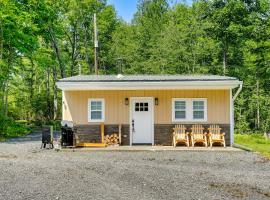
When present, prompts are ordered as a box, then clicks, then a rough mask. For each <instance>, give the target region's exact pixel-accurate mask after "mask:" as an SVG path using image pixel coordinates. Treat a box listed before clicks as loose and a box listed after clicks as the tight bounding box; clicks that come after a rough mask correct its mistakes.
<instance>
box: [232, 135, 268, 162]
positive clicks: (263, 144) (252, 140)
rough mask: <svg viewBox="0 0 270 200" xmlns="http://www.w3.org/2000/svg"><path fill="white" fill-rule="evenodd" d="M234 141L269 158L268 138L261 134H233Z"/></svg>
mask: <svg viewBox="0 0 270 200" xmlns="http://www.w3.org/2000/svg"><path fill="white" fill-rule="evenodd" d="M234 140H235V143H236V144H240V145H242V146H245V147H248V148H250V149H252V150H253V151H256V152H259V153H261V154H262V155H264V156H266V157H268V158H269V159H270V140H269V139H266V138H265V137H264V136H263V135H261V134H235V137H234Z"/></svg>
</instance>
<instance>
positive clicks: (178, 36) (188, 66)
mask: <svg viewBox="0 0 270 200" xmlns="http://www.w3.org/2000/svg"><path fill="white" fill-rule="evenodd" d="M137 8H138V9H137V12H136V13H135V15H134V18H133V20H132V22H131V23H127V22H125V21H123V20H122V19H121V18H120V17H119V16H118V15H117V13H116V11H115V9H114V7H113V6H111V5H108V4H107V2H106V0H99V1H96V0H80V1H76V0H59V1H53V0H41V1H35V0H22V1H19V0H17V1H15V0H1V1H0V97H1V98H0V134H2V135H4V134H8V130H9V127H12V126H14V125H16V123H17V122H16V121H17V120H25V121H32V122H33V121H35V122H37V121H38V122H40V121H42V122H49V121H53V120H56V119H60V117H61V114H60V113H61V94H60V92H59V91H58V90H57V88H56V86H55V82H56V81H57V80H58V79H60V78H64V77H68V76H74V75H78V74H79V73H81V74H93V73H94V41H93V14H94V13H97V25H98V40H99V49H98V56H99V63H98V64H99V73H100V74H117V73H124V74H219V75H227V76H236V77H238V78H239V79H241V80H243V81H244V87H243V91H242V93H241V94H240V95H239V97H238V99H237V100H236V102H235V106H236V107H235V120H236V129H237V130H238V132H248V131H269V130H270V109H269V107H270V17H269V16H270V7H269V1H268V0H211V1H210V0H197V1H196V2H194V3H193V4H192V5H190V6H189V5H186V4H183V3H177V4H173V5H172V4H171V1H169V0H167V1H166V0H139V1H138V7H137Z"/></svg>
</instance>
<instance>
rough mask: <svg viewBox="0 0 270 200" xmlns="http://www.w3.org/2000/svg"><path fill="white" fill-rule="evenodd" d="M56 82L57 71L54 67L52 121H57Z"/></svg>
mask: <svg viewBox="0 0 270 200" xmlns="http://www.w3.org/2000/svg"><path fill="white" fill-rule="evenodd" d="M56 81H57V70H56V67H55V66H54V68H53V119H54V120H56V119H57V114H58V106H57V103H58V102H57V87H56Z"/></svg>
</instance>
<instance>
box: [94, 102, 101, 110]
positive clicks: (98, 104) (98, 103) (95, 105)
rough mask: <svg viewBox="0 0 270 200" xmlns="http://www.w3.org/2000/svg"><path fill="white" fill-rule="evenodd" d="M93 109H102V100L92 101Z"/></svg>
mask: <svg viewBox="0 0 270 200" xmlns="http://www.w3.org/2000/svg"><path fill="white" fill-rule="evenodd" d="M91 110H102V103H101V101H91Z"/></svg>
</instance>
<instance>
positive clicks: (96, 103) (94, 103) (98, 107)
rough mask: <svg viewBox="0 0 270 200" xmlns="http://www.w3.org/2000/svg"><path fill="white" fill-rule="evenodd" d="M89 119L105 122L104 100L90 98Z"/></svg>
mask: <svg viewBox="0 0 270 200" xmlns="http://www.w3.org/2000/svg"><path fill="white" fill-rule="evenodd" d="M88 104H89V105H88V107H89V108H88V109H89V110H88V121H89V122H103V121H104V100H103V99H89V100H88Z"/></svg>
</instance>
